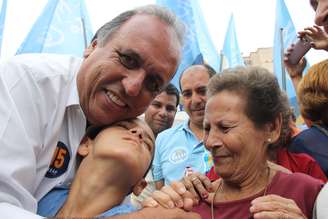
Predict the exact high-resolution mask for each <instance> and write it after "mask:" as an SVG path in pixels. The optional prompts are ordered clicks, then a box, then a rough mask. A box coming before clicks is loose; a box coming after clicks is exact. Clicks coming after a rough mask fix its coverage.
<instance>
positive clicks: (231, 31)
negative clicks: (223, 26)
mask: <svg viewBox="0 0 328 219" xmlns="http://www.w3.org/2000/svg"><path fill="white" fill-rule="evenodd" d="M221 52H222V56H221V57H222V60H221V61H222V64H221V66H222V69H225V68H232V67H236V66H244V65H245V64H244V59H243V58H242V57H241V53H240V49H239V46H238V40H237V33H236V27H235V20H234V17H233V14H231V16H230V20H229V25H228V28H227V32H226V35H225V39H224V43H223V49H222V51H221Z"/></svg>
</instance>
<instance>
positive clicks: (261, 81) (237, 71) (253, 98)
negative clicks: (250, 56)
mask: <svg viewBox="0 0 328 219" xmlns="http://www.w3.org/2000/svg"><path fill="white" fill-rule="evenodd" d="M222 91H229V92H236V93H237V94H238V95H240V96H241V97H242V98H243V99H244V100H245V103H246V105H245V109H244V110H245V114H246V115H247V117H248V118H249V119H250V120H251V121H252V122H253V123H254V125H255V127H257V128H261V127H263V125H265V124H267V123H272V122H274V121H275V119H276V118H277V117H278V116H280V115H281V114H282V112H283V111H284V109H285V106H284V102H283V101H282V95H281V91H280V88H279V84H278V81H277V79H276V77H275V76H274V74H272V73H270V72H269V71H268V70H266V69H265V68H261V67H237V68H231V69H227V70H224V71H223V72H222V73H221V74H216V75H215V76H213V77H212V78H211V79H210V81H209V84H208V90H207V92H208V93H207V95H208V97H209V98H210V97H211V96H214V95H215V94H217V93H219V92H222Z"/></svg>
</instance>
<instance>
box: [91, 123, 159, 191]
mask: <svg viewBox="0 0 328 219" xmlns="http://www.w3.org/2000/svg"><path fill="white" fill-rule="evenodd" d="M154 142H155V137H154V134H153V132H152V131H151V129H150V128H149V127H148V126H147V125H146V123H145V122H143V121H141V120H139V119H133V120H126V121H121V122H117V123H115V124H113V125H112V126H110V127H108V128H105V129H104V130H102V131H101V132H100V133H99V134H98V135H97V137H96V138H95V139H94V140H93V141H91V144H92V149H91V150H90V151H92V152H90V153H89V155H90V154H92V156H91V157H92V158H91V159H89V161H90V160H93V161H95V160H98V161H100V162H102V161H104V163H106V162H107V161H109V162H115V166H117V168H120V169H121V170H122V169H123V170H124V172H122V176H123V175H124V176H128V177H129V180H130V181H131V184H132V185H133V184H134V183H136V182H137V181H139V180H140V179H142V178H143V176H144V174H145V172H146V170H147V169H148V168H149V165H150V163H151V160H152V157H153V155H154ZM116 163H117V164H116ZM105 168H106V166H105ZM108 171H110V170H108ZM113 171H114V170H113Z"/></svg>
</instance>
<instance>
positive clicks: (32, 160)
mask: <svg viewBox="0 0 328 219" xmlns="http://www.w3.org/2000/svg"><path fill="white" fill-rule="evenodd" d="M24 74H25V72H24V70H23V67H21V66H18V65H13V64H6V65H0V99H1V104H0V203H1V204H0V218H13V219H16V218H17V219H19V218H40V216H37V215H35V214H32V213H31V212H36V209H37V200H36V199H35V197H34V196H33V194H34V192H35V190H36V188H37V185H38V183H37V180H38V178H37V166H36V165H37V162H38V158H37V155H38V153H40V150H41V144H38V143H39V142H40V141H41V140H40V138H41V135H40V132H39V131H40V127H39V118H40V117H41V116H42V115H41V114H40V113H39V111H38V110H39V109H38V108H39V107H38V105H37V104H36V103H35V102H36V101H37V100H38V99H34V98H37V96H35V95H34V94H35V93H33V92H32V90H33V89H32V87H33V86H35V84H30V85H29V83H32V81H33V78H31V77H29V76H28V75H24ZM23 75H24V76H23ZM38 127H39V128H38Z"/></svg>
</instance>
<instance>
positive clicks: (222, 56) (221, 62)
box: [219, 50, 224, 72]
mask: <svg viewBox="0 0 328 219" xmlns="http://www.w3.org/2000/svg"><path fill="white" fill-rule="evenodd" d="M223 58H224V55H223V51H222V50H221V51H220V69H219V72H222V70H223Z"/></svg>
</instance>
